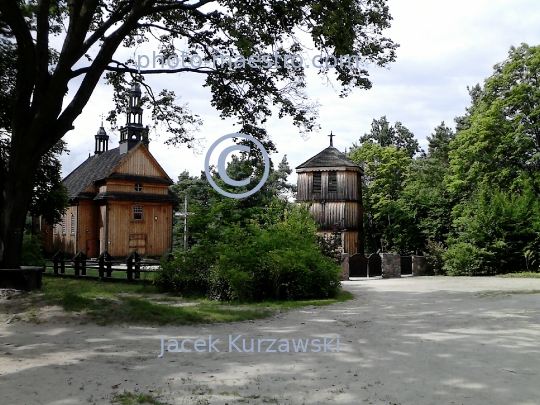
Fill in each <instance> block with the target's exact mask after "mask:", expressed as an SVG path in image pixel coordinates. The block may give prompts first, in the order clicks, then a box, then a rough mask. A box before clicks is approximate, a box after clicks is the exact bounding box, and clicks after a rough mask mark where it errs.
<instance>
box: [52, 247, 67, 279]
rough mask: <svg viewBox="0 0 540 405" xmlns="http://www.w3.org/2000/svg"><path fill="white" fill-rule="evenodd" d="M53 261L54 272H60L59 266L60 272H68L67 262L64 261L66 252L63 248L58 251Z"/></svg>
mask: <svg viewBox="0 0 540 405" xmlns="http://www.w3.org/2000/svg"><path fill="white" fill-rule="evenodd" d="M52 261H53V273H54V274H58V267H60V273H62V274H64V273H65V272H66V264H65V263H64V253H62V251H61V250H59V251H58V252H56V253H55V254H54V256H53V257H52Z"/></svg>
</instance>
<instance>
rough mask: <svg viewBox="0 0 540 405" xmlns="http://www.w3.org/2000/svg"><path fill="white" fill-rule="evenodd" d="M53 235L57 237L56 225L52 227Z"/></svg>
mask: <svg viewBox="0 0 540 405" xmlns="http://www.w3.org/2000/svg"><path fill="white" fill-rule="evenodd" d="M53 235H58V224H54V225H53Z"/></svg>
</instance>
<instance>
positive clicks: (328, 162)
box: [296, 146, 360, 169]
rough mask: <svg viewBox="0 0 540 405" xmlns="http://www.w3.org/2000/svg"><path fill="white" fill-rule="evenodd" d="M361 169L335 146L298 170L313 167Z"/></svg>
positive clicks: (308, 161)
mask: <svg viewBox="0 0 540 405" xmlns="http://www.w3.org/2000/svg"><path fill="white" fill-rule="evenodd" d="M340 166H346V167H360V166H359V165H358V164H356V163H354V162H353V161H352V160H351V159H349V158H348V157H347V156H345V154H344V153H342V152H340V151H339V150H337V149H336V148H334V147H333V146H329V147H328V148H326V149H324V150H323V151H322V152H320V153H318V154H317V155H315V156H313V157H312V158H311V159H309V160H307V161H305V162H304V163H302V164H301V165H300V166H298V167H297V168H296V169H306V168H308V167H309V168H311V167H340Z"/></svg>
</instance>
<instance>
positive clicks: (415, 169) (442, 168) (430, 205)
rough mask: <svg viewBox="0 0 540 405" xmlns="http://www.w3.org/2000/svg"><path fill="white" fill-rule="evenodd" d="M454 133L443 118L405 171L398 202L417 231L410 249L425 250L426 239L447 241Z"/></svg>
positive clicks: (435, 241)
mask: <svg viewBox="0 0 540 405" xmlns="http://www.w3.org/2000/svg"><path fill="white" fill-rule="evenodd" d="M454 136H455V135H454V131H453V130H452V129H451V128H448V127H447V126H446V125H445V123H444V122H442V123H441V124H440V125H439V126H437V127H436V128H435V131H434V133H433V134H431V136H428V137H427V140H428V152H427V154H426V155H425V156H419V157H417V158H416V159H415V160H414V162H413V164H412V165H411V166H410V170H409V171H408V173H407V178H406V180H405V182H404V187H403V191H402V192H401V195H400V203H401V205H402V206H403V207H404V210H405V211H406V212H408V213H409V214H410V215H411V216H412V217H413V218H414V220H413V221H412V222H413V225H412V226H413V227H414V229H415V230H416V231H415V232H417V234H416V235H415V236H416V237H415V238H412V239H411V243H412V245H411V246H410V250H414V251H424V252H425V251H426V246H427V245H428V243H429V242H434V243H437V244H439V245H440V244H445V243H446V238H447V236H448V233H449V232H450V229H451V225H452V217H451V212H452V207H453V199H452V196H451V194H450V193H449V191H448V189H447V185H446V182H445V179H446V177H447V176H448V175H449V170H450V164H449V160H450V158H449V153H450V144H451V142H452V140H453V139H454ZM411 231H412V230H411Z"/></svg>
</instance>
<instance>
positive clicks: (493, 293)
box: [478, 290, 540, 298]
mask: <svg viewBox="0 0 540 405" xmlns="http://www.w3.org/2000/svg"><path fill="white" fill-rule="evenodd" d="M529 294H540V290H520V291H488V292H485V293H479V294H478V296H479V297H480V298H484V297H495V296H498V295H506V296H510V295H529Z"/></svg>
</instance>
